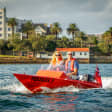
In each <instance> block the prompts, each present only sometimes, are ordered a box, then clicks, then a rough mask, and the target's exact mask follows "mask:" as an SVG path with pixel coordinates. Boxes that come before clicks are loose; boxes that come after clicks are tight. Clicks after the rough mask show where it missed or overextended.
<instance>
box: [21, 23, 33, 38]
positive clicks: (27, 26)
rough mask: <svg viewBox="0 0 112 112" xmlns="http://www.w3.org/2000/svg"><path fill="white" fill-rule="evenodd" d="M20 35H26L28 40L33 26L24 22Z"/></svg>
mask: <svg viewBox="0 0 112 112" xmlns="http://www.w3.org/2000/svg"><path fill="white" fill-rule="evenodd" d="M21 30H22V33H26V37H27V39H28V38H29V33H30V31H32V30H34V26H33V24H32V22H31V21H28V22H26V23H25V24H23V25H22V29H21Z"/></svg>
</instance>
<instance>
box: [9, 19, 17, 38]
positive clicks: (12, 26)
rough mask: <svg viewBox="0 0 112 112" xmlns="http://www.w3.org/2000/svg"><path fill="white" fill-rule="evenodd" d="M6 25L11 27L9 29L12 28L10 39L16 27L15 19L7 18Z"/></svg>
mask: <svg viewBox="0 0 112 112" xmlns="http://www.w3.org/2000/svg"><path fill="white" fill-rule="evenodd" d="M8 25H9V26H11V28H12V38H14V28H15V26H16V25H17V22H16V19H15V18H9V19H8Z"/></svg>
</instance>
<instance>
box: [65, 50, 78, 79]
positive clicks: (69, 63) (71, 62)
mask: <svg viewBox="0 0 112 112" xmlns="http://www.w3.org/2000/svg"><path fill="white" fill-rule="evenodd" d="M67 55H68V59H67V60H66V61H65V71H66V75H67V76H69V77H70V78H72V79H78V78H79V77H78V76H79V73H78V70H79V64H78V61H77V60H76V59H75V58H73V57H72V52H68V53H67Z"/></svg>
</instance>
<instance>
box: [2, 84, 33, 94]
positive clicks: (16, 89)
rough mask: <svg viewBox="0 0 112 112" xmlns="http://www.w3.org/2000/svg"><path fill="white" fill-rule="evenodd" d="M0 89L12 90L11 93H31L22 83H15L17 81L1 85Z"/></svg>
mask: <svg viewBox="0 0 112 112" xmlns="http://www.w3.org/2000/svg"><path fill="white" fill-rule="evenodd" d="M0 90H8V91H10V92H13V93H24V94H27V93H31V92H30V91H29V90H27V89H26V88H25V87H24V86H23V85H22V84H17V83H15V84H11V85H5V86H2V87H1V88H0Z"/></svg>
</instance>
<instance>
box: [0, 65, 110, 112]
mask: <svg viewBox="0 0 112 112" xmlns="http://www.w3.org/2000/svg"><path fill="white" fill-rule="evenodd" d="M47 66H48V65H46V64H43V65H42V64H41V65H40V64H7V65H5V64H1V65H0V112H93V111H95V112H112V64H99V65H98V66H99V68H100V72H101V76H102V81H103V88H102V89H88V90H80V89H75V88H73V87H66V88H59V89H56V90H54V91H46V92H45V93H41V94H31V93H30V92H29V91H28V90H27V89H26V88H25V87H24V86H23V85H22V84H20V82H19V81H18V80H17V79H16V78H15V77H14V76H13V73H26V74H35V73H36V72H37V70H39V69H45V68H47ZM95 67H96V65H95V64H80V74H83V73H91V74H93V73H94V71H95Z"/></svg>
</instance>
